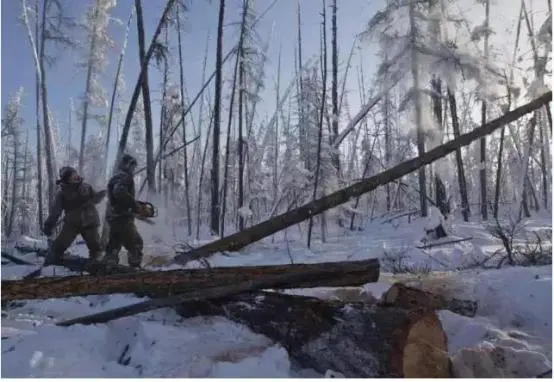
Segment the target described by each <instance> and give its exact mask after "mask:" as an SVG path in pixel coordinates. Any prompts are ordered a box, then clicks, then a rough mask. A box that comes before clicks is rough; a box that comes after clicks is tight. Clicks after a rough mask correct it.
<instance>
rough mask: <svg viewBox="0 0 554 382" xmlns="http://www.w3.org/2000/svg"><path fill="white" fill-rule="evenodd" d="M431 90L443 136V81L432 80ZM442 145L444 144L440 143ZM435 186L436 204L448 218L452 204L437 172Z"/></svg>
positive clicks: (436, 78)
mask: <svg viewBox="0 0 554 382" xmlns="http://www.w3.org/2000/svg"><path fill="white" fill-rule="evenodd" d="M431 88H432V89H433V93H432V102H433V113H434V114H435V119H436V120H437V125H438V126H439V129H440V131H441V135H442V134H443V133H444V132H443V131H442V129H443V112H442V98H443V97H442V84H441V80H440V78H438V77H435V78H433V79H432V80H431ZM440 143H442V142H440ZM434 175H435V176H434V184H435V203H436V205H437V208H438V209H439V210H440V212H441V213H442V215H443V216H445V217H446V216H447V215H448V214H449V213H450V203H449V201H448V196H447V195H446V187H445V185H444V182H443V180H442V179H441V176H440V174H438V173H437V171H435V174H434Z"/></svg>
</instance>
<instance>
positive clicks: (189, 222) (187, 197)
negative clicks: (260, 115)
mask: <svg viewBox="0 0 554 382" xmlns="http://www.w3.org/2000/svg"><path fill="white" fill-rule="evenodd" d="M179 14H180V12H179V8H177V42H178V44H179V85H180V89H181V112H182V113H184V112H185V94H184V93H185V79H184V74H183V52H182V50H183V46H182V43H181V18H180V17H179ZM181 118H182V119H183V144H185V143H186V141H187V134H186V132H187V131H186V128H185V122H184V121H185V116H184V115H183V114H182V115H181ZM187 151H188V150H187V148H186V147H185V148H184V149H183V154H184V168H185V203H186V208H187V232H188V236H192V219H191V211H190V191H189V186H190V183H189V169H188V166H189V163H188V153H187Z"/></svg>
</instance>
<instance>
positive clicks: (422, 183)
mask: <svg viewBox="0 0 554 382" xmlns="http://www.w3.org/2000/svg"><path fill="white" fill-rule="evenodd" d="M414 8H415V5H414V4H413V3H410V5H409V12H410V36H411V37H410V38H411V40H412V42H411V44H412V48H411V51H412V63H411V71H412V77H413V81H414V90H415V91H414V103H415V105H414V107H415V118H416V126H417V153H418V155H423V153H425V136H424V134H423V115H422V113H423V111H422V108H423V105H422V103H421V95H420V89H419V87H420V84H419V68H418V55H417V50H416V35H417V31H416V25H415V9H414ZM426 184H427V181H426V179H425V167H421V168H420V169H419V204H420V209H421V216H423V217H425V216H427V189H426Z"/></svg>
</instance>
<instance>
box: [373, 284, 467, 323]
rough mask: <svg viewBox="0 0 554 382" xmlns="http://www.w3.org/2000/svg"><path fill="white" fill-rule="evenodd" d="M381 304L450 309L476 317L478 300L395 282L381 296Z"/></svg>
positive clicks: (409, 307) (463, 314) (411, 307)
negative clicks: (441, 293)
mask: <svg viewBox="0 0 554 382" xmlns="http://www.w3.org/2000/svg"><path fill="white" fill-rule="evenodd" d="M380 303H381V304H383V305H389V306H395V307H398V308H404V309H415V308H419V307H422V308H426V309H430V310H449V311H451V312H454V313H457V314H460V315H462V316H467V317H475V314H476V313H477V302H476V301H471V300H462V299H457V298H448V297H445V296H442V295H440V294H436V293H432V292H428V291H423V290H421V289H418V288H414V287H409V286H407V285H404V284H402V283H395V284H393V286H392V287H391V288H390V289H389V290H388V291H386V292H385V293H384V294H383V296H382V297H381V302H380Z"/></svg>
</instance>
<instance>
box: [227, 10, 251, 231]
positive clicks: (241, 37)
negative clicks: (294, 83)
mask: <svg viewBox="0 0 554 382" xmlns="http://www.w3.org/2000/svg"><path fill="white" fill-rule="evenodd" d="M247 12H248V0H243V2H242V20H241V24H240V34H239V43H238V50H237V54H236V60H235V70H234V71H233V86H232V89H231V99H230V100H229V115H228V120H227V141H226V143H225V165H224V168H223V196H222V198H221V235H225V217H226V213H225V212H226V208H227V187H228V185H229V178H228V177H229V155H230V152H231V126H232V124H233V113H234V111H235V109H234V106H235V94H236V87H237V80H238V76H239V71H240V69H239V66H240V65H241V64H240V60H241V59H242V58H243V53H242V51H243V48H244V30H245V28H246V15H247ZM242 77H243V76H241V79H240V81H242V80H243V78H242ZM242 86H243V83H242V82H239V87H240V88H241V89H240V90H239V91H240V92H241V93H240V95H239V96H242V95H243V93H242V91H243V89H242ZM242 101H243V99H242V98H241V99H240V102H239V113H238V114H239V116H238V118H239V126H240V128H239V142H238V154H237V155H238V156H239V158H241V157H242V145H241V138H242V136H240V134H241V133H242V120H243V119H242V110H243V108H242V106H243V105H242ZM240 164H241V165H243V162H242V160H240ZM239 171H240V172H241V175H242V174H243V171H244V168H243V167H241V166H240V165H239ZM239 190H240V191H239V203H241V202H242V191H243V190H242V182H241V179H240V176H239ZM240 206H241V205H240V204H239V207H240ZM241 224H242V226H243V225H244V221H243V220H241V221H240V222H239V227H241ZM241 229H242V228H241Z"/></svg>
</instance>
